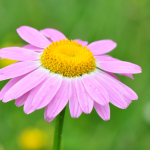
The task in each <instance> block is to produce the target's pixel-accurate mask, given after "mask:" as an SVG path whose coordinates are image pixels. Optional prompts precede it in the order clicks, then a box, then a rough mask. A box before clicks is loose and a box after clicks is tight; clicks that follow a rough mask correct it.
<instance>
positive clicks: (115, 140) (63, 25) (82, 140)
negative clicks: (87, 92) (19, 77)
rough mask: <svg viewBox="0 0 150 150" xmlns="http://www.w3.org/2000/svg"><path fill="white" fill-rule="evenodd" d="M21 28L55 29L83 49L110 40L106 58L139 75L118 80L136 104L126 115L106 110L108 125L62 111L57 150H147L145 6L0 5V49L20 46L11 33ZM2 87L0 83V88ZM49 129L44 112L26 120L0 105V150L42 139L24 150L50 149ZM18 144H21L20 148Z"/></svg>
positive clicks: (52, 1) (54, 0)
mask: <svg viewBox="0 0 150 150" xmlns="http://www.w3.org/2000/svg"><path fill="white" fill-rule="evenodd" d="M22 25H28V26H31V27H34V28H36V29H38V30H40V29H44V28H55V29H58V30H60V31H61V32H63V33H64V34H65V35H66V36H67V37H68V38H69V39H75V38H78V39H82V40H87V41H88V42H89V43H91V42H93V41H96V40H101V39H112V40H113V41H115V42H117V44H118V46H117V48H116V49H115V50H113V51H112V52H111V53H109V54H110V55H111V56H113V57H115V58H118V59H121V60H124V61H129V62H132V63H135V64H138V65H140V66H141V67H142V69H143V73H142V74H137V75H134V80H132V79H130V78H127V77H123V76H120V80H121V81H122V82H123V83H125V84H126V85H128V86H129V87H131V88H132V89H133V90H134V91H135V92H136V93H137V94H138V96H139V99H138V100H137V101H133V102H132V103H131V105H130V106H129V107H128V108H127V109H126V110H122V109H119V108H117V107H115V106H113V105H111V119H110V120H109V121H103V120H102V119H101V118H100V117H99V116H98V115H97V113H96V111H95V110H94V109H93V111H92V113H91V114H89V115H87V114H82V115H81V116H80V117H79V118H78V119H73V118H71V116H70V113H69V109H68V106H67V111H66V115H65V120H64V129H63V135H62V138H63V139H62V149H63V150H100V149H101V150H149V149H150V85H149V81H150V69H149V65H150V1H149V0H122V1H121V0H112V1H110V0H61V1H60V0H15V1H12V0H7V1H6V0H0V47H1V48H2V47H5V46H21V45H24V44H26V43H25V42H24V41H23V40H22V39H21V38H20V37H19V36H18V34H17V33H16V28H18V27H20V26H22ZM3 63H4V62H1V67H2V66H3ZM6 82H7V81H2V82H0V87H1V88H2V87H3V86H4V84H5V83H6ZM54 123H55V121H53V122H51V123H47V122H46V121H45V120H44V109H41V110H38V111H35V112H33V113H32V114H30V115H26V114H25V113H24V112H23V107H20V108H17V107H16V106H15V105H14V101H11V102H8V103H2V102H1V101H0V150H20V149H24V150H28V149H29V148H27V147H28V146H27V145H26V146H25V144H22V143H23V142H27V143H31V144H33V145H34V140H35V143H36V142H37V141H38V140H39V138H40V137H42V136H44V137H45V138H46V140H45V143H44V144H43V145H42V143H41V145H42V146H41V147H38V146H37V144H35V147H36V146H37V148H33V147H30V145H29V147H30V149H31V150H33V149H38V148H39V149H41V150H48V149H51V146H52V140H53V130H54ZM36 129H38V130H39V131H40V132H41V134H38V133H37V132H36V133H37V136H36V134H35V137H36V138H37V139H34V138H32V137H31V138H30V136H29V137H28V136H27V135H26V134H25V135H26V136H25V135H24V132H26V130H31V133H32V130H33V131H34V130H36ZM27 133H28V132H27ZM33 133H34V132H33ZM32 135H33V134H32ZM23 136H25V137H26V138H22V137H23ZM33 136H34V135H33ZM38 136H39V138H38ZM22 139H24V140H25V141H23V142H21V140H22ZM36 140H37V141H36ZM38 143H39V142H38Z"/></svg>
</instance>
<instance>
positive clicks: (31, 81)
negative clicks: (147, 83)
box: [0, 26, 141, 122]
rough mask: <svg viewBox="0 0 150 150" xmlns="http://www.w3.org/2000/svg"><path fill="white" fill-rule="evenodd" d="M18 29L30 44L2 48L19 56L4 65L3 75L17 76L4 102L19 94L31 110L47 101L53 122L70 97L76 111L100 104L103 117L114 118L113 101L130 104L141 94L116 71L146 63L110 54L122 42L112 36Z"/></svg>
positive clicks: (1, 54) (0, 95)
mask: <svg viewBox="0 0 150 150" xmlns="http://www.w3.org/2000/svg"><path fill="white" fill-rule="evenodd" d="M17 32H18V34H19V35H20V37H21V38H22V39H23V40H25V41H26V42H28V43H29V44H28V45H25V46H23V47H7V48H2V49H0V57H1V58H7V59H12V60H18V61H19V62H17V63H14V64H12V65H10V66H7V67H5V68H2V69H0V81H2V80H6V79H10V78H11V80H10V81H9V82H8V83H7V84H6V85H5V86H4V87H3V89H2V90H1V92H0V99H3V102H8V101H11V100H13V99H16V101H15V105H16V106H18V107H20V106H22V105H24V111H25V113H26V114H29V113H31V112H33V111H35V110H37V109H41V108H43V107H46V109H45V113H44V118H45V120H46V121H48V122H50V121H52V120H53V119H54V118H55V117H56V116H57V115H58V114H59V113H60V112H61V111H62V110H63V108H64V107H65V106H66V105H67V103H68V101H69V109H70V114H71V117H74V118H78V117H79V116H80V115H81V113H82V112H84V113H87V114H89V113H90V112H91V111H92V109H93V107H94V108H95V110H96V111H97V113H98V115H99V116H100V117H101V118H102V119H103V120H109V119H110V107H109V103H112V104H113V105H115V106H117V107H119V108H122V109H126V108H127V107H128V105H129V104H130V103H131V101H132V100H137V98H138V96H137V94H136V93H135V92H134V91H133V90H132V89H131V88H129V87H128V86H126V85H125V84H123V83H121V82H120V81H119V79H117V78H116V76H115V75H114V74H113V73H117V74H121V75H125V76H128V77H130V78H133V76H132V74H136V73H141V68H140V67H139V66H138V65H136V64H133V63H130V62H126V61H121V60H118V59H115V58H113V57H111V56H108V55H105V53H108V52H110V51H112V50H113V49H114V48H115V47H116V45H117V44H116V43H115V42H113V41H112V40H100V41H96V42H93V43H91V44H89V45H88V42H86V41H82V40H79V39H75V40H71V41H70V40H68V39H67V38H66V37H65V35H64V34H62V33H61V32H59V31H57V30H55V29H51V28H47V29H43V30H41V31H38V30H36V29H34V28H31V27H28V26H22V27H20V28H18V29H17ZM102 70H103V71H102Z"/></svg>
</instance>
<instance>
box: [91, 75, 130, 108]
mask: <svg viewBox="0 0 150 150" xmlns="http://www.w3.org/2000/svg"><path fill="white" fill-rule="evenodd" d="M94 78H95V79H96V80H97V81H99V83H100V84H102V85H103V86H104V87H105V89H106V90H107V93H108V95H109V97H110V102H111V103H112V104H113V105H115V106H117V107H119V108H121V109H126V108H127V107H128V104H127V103H126V101H125V100H124V97H123V96H122V95H121V93H120V92H119V91H118V90H116V89H115V88H114V87H113V86H112V85H111V84H110V83H109V82H108V81H107V80H105V79H104V78H103V77H101V75H100V74H96V75H95V76H94Z"/></svg>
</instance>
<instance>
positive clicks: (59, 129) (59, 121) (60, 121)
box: [53, 107, 66, 150]
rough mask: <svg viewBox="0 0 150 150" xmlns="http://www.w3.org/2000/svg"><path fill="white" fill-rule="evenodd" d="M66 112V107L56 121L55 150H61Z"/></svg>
mask: <svg viewBox="0 0 150 150" xmlns="http://www.w3.org/2000/svg"><path fill="white" fill-rule="evenodd" d="M65 110H66V107H65V108H64V109H63V110H62V111H61V112H60V113H59V115H58V116H57V117H56V119H55V133H54V142H53V150H60V144H61V137H62V128H63V121H64V115H65Z"/></svg>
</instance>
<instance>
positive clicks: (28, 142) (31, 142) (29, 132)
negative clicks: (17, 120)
mask: <svg viewBox="0 0 150 150" xmlns="http://www.w3.org/2000/svg"><path fill="white" fill-rule="evenodd" d="M47 138H48V137H47V134H46V132H44V131H42V130H40V129H38V128H30V129H29V128H28V129H25V130H23V131H22V133H21V134H20V137H19V145H20V147H22V148H23V149H25V150H39V149H43V148H45V147H46V145H47Z"/></svg>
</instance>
